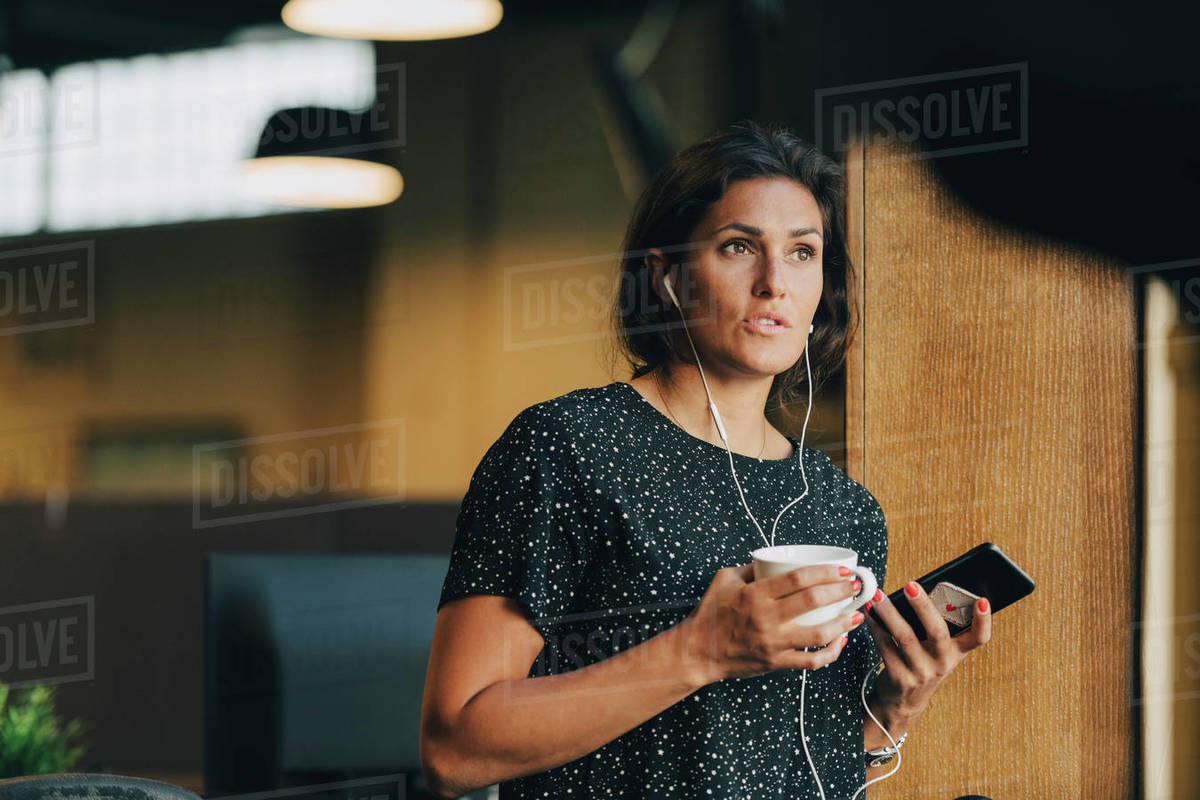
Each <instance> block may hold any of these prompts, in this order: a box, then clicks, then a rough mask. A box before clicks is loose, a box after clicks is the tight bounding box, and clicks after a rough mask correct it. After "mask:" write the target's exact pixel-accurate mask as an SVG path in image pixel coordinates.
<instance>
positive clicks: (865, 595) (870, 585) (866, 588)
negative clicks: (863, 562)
mask: <svg viewBox="0 0 1200 800" xmlns="http://www.w3.org/2000/svg"><path fill="white" fill-rule="evenodd" d="M850 569H852V570H854V574H855V575H857V576H858V579H859V580H860V581H862V589H860V590H859V592H858V594H856V595H854V596H853V597H851V598H850V606H849V607H850V608H851V609H855V608H858V607H860V606H862V605H863V604H864V603H866V602H867V601H868V600H870V599H871V598H872V597H874V596H875V590H876V589H878V588H879V584H878V583H877V582H876V580H875V573H873V572H871V570H869V569H867V568H866V567H851V568H850Z"/></svg>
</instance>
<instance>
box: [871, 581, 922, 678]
mask: <svg viewBox="0 0 1200 800" xmlns="http://www.w3.org/2000/svg"><path fill="white" fill-rule="evenodd" d="M871 603H872V605H871V612H870V613H871V614H872V615H874V618H875V622H876V623H881V624H882V626H883V627H884V628H885V629H886V633H887V634H890V635H891V637H892V638H893V639H895V640H896V650H897V651H898V652H899V653H900V657H901V658H903V659H904V664H905V667H906V669H905V671H915V670H916V669H917V668H918V667H920V666H922V664H924V663H925V660H926V659H928V658H929V653H927V652H926V651H925V648H924V647H923V646H922V645H921V640H920V639H918V638H917V634H916V632H915V631H913V629H912V626H911V625H909V624H908V621H907V620H905V619H904V617H902V616H900V612H899V611H897V610H896V606H895V605H893V603H892V601H891V598H889V597H888V596H887V595H886V594H884V593H883V592H882V591H877V592H876V593H875V597H874V598H873V599H872V600H871Z"/></svg>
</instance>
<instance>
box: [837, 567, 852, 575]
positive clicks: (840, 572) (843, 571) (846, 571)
mask: <svg viewBox="0 0 1200 800" xmlns="http://www.w3.org/2000/svg"><path fill="white" fill-rule="evenodd" d="M849 574H850V568H849V567H838V575H841V576H842V577H843V578H844V577H846V576H847V575H849Z"/></svg>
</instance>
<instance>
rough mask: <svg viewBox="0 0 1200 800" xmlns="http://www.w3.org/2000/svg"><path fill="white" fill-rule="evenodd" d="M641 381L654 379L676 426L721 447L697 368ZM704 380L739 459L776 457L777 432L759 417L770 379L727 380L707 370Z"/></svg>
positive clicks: (682, 367)
mask: <svg viewBox="0 0 1200 800" xmlns="http://www.w3.org/2000/svg"><path fill="white" fill-rule="evenodd" d="M644 377H645V378H647V379H650V380H651V381H652V385H653V387H654V388H655V390H656V391H657V393H658V394H659V396H660V397H661V398H662V399H663V400H664V402H665V405H666V406H667V407H668V409H669V410H670V412H671V414H672V415H673V416H674V418H675V421H676V424H678V425H679V426H680V427H682V428H683V429H684V430H686V431H687V432H688V433H690V434H691V435H692V436H695V437H697V438H700V439H704V440H705V441H708V442H711V443H712V444H715V445H717V446H718V447H724V446H725V445H724V442H722V441H721V435H720V433H719V432H718V431H717V426H716V423H715V422H713V418H712V414H710V413H709V409H708V396H707V395H706V394H705V391H704V381H703V380H701V377H700V371H699V370H698V369H696V365H695V364H685V365H679V366H676V367H674V368H673V369H672V370H671V373H670V375H668V374H667V373H666V372H665V371H662V370H656V372H655V373H652V374H651V375H647V376H644ZM704 378H706V379H707V380H708V390H709V392H711V394H712V399H713V402H714V403H716V406H717V410H718V411H719V412H720V413H721V422H722V423H723V424H724V426H725V433H726V435H727V436H728V437H729V449H731V450H732V451H733V452H735V453H739V454H741V455H749V456H759V455H760V453H761V457H763V458H774V457H775V456H774V455H772V453H773V451H774V450H776V449H778V437H779V434H778V432H777V431H775V429H774V428H773V427H771V425H770V424H769V423H768V422H767V419H766V415H765V414H764V413H763V409H764V408H765V407H766V403H767V396H768V395H769V394H770V391H771V379H770V378H765V379H753V380H748V379H745V378H743V379H740V380H729V379H727V378H724V377H723V376H720V375H716V374H714V373H713V372H712V371H711V370H706V371H705V373H704ZM639 380H640V379H639ZM764 438H765V442H764ZM764 444H765V447H764ZM773 445H775V447H773Z"/></svg>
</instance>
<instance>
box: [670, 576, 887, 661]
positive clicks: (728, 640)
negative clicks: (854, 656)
mask: <svg viewBox="0 0 1200 800" xmlns="http://www.w3.org/2000/svg"><path fill="white" fill-rule="evenodd" d="M856 584H857V579H856V578H855V576H854V574H853V573H851V574H849V575H845V576H843V575H841V574H840V572H839V567H838V565H837V564H813V565H810V566H805V567H798V568H796V569H794V570H791V571H790V572H785V573H784V574H782V575H775V576H773V577H770V578H764V579H762V580H760V581H756V580H754V565H753V564H743V565H741V566H737V567H725V568H724V569H721V570H718V571H717V574H716V575H715V576H714V577H713V580H712V583H711V584H709V587H708V589H707V590H706V591H705V592H704V596H703V597H702V598H701V599H700V603H699V604H698V605H697V606H696V607H695V608H694V609H693V610H692V613H691V614H689V615H688V616H687V619H685V620H684V624H686V625H688V626H689V636H688V638H689V642H690V644H689V655H690V656H692V657H694V658H698V659H699V660H700V661H701V667H702V670H703V672H704V674H705V675H706V676H707V677H708V678H709V680H710V682H712V681H718V680H722V679H724V678H748V677H753V676H755V675H762V674H764V673H767V672H772V671H774V670H777V669H801V668H804V669H820V668H821V667H823V666H825V665H826V664H830V663H832V662H833V661H835V660H836V659H837V657H838V656H839V655H841V653H842V648H844V647H845V642H846V640H845V639H844V638H843V635H844V634H846V633H847V632H848V631H850V630H853V629H854V628H855V627H857V626H858V625H860V624H861V623H862V620H863V615H862V613H861V612H860V611H859V610H858V609H854V610H850V611H847V612H845V613H844V614H840V615H838V616H836V617H834V618H833V619H831V620H829V621H828V622H825V623H822V624H820V625H797V624H796V623H794V622H792V619H793V618H794V617H796V616H797V615H799V614H803V613H804V612H805V611H812V610H813V609H815V608H820V607H821V606H827V605H829V604H831V603H836V602H838V601H839V600H845V599H846V598H848V597H853V596H854V595H855V594H856V593H857V591H858V589H857V586H856ZM820 645H824V649H821V650H815V651H805V650H801V649H797V648H803V647H816V646H820Z"/></svg>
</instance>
